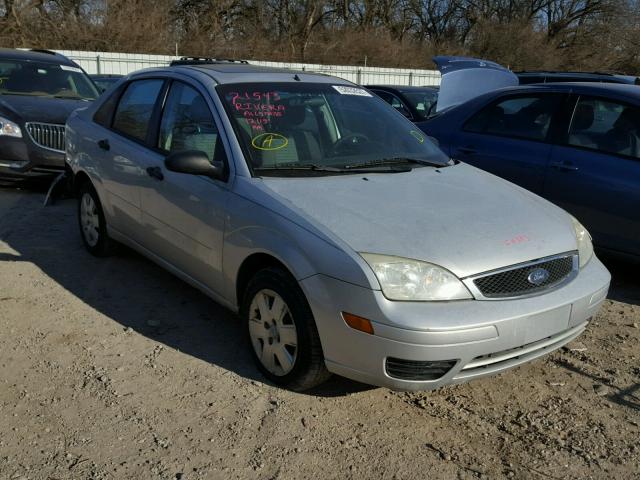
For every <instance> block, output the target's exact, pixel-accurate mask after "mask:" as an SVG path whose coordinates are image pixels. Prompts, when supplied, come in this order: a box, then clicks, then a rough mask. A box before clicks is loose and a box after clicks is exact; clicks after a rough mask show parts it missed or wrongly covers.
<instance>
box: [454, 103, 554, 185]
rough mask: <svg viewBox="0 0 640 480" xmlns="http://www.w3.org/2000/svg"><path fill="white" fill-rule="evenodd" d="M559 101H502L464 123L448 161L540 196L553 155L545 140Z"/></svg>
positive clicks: (492, 104) (455, 138) (457, 134)
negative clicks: (508, 182)
mask: <svg viewBox="0 0 640 480" xmlns="http://www.w3.org/2000/svg"><path fill="white" fill-rule="evenodd" d="M562 98H563V97H562V96H561V95H558V94H555V93H528V94H520V95H510V96H508V97H506V98H505V97H501V98H500V99H499V100H497V101H494V102H492V103H490V104H489V105H487V106H485V107H484V108H483V109H481V110H480V111H479V112H477V113H476V114H475V115H474V116H472V117H471V118H470V119H469V120H467V122H466V123H465V124H464V125H463V127H462V129H461V130H460V131H459V132H457V133H456V136H455V137H454V139H453V142H452V146H451V156H452V157H453V158H456V159H458V160H461V161H463V162H466V163H470V164H471V165H474V166H476V167H478V168H481V169H483V170H486V171H488V172H491V173H493V174H495V175H498V176H499V177H502V178H504V179H506V180H509V181H510V182H513V183H515V184H517V185H520V186H522V187H524V188H526V189H527V190H530V191H532V192H535V193H541V192H542V186H543V183H544V176H545V171H546V167H547V162H548V160H549V155H550V153H551V145H550V144H549V143H548V142H547V138H548V136H549V131H550V127H551V123H552V120H553V118H554V115H555V113H556V111H557V108H558V105H559V103H560V102H561V101H562Z"/></svg>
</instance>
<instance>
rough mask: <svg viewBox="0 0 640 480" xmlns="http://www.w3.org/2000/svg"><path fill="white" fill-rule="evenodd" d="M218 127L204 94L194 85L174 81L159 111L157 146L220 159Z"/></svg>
mask: <svg viewBox="0 0 640 480" xmlns="http://www.w3.org/2000/svg"><path fill="white" fill-rule="evenodd" d="M219 142H220V138H219V135H218V129H217V128H216V125H215V123H214V120H213V115H212V114H211V111H210V110H209V107H208V106H207V102H206V101H205V99H204V97H203V96H202V95H201V94H200V93H199V92H198V91H197V90H195V89H194V88H192V87H190V86H188V85H186V84H184V83H182V82H174V83H173V85H172V86H171V90H170V91H169V95H168V97H167V102H166V104H165V107H164V112H163V114H162V122H161V124H160V135H159V137H158V147H159V148H160V149H162V150H165V151H167V152H170V153H174V152H180V151H185V150H200V151H201V152H205V153H206V154H207V156H208V157H209V160H211V161H214V160H216V161H222V160H223V158H217V157H221V156H223V154H224V150H223V149H222V148H216V147H217V146H218V144H219Z"/></svg>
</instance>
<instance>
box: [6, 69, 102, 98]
mask: <svg viewBox="0 0 640 480" xmlns="http://www.w3.org/2000/svg"><path fill="white" fill-rule="evenodd" d="M0 95H31V96H38V97H53V98H70V99H76V100H95V99H96V98H97V97H98V91H97V90H96V87H95V86H94V85H93V83H92V82H91V80H89V78H88V77H87V75H86V74H85V73H84V72H83V71H82V70H81V69H80V68H78V67H73V66H70V65H58V64H55V63H39V62H30V61H26V60H24V61H23V60H1V61H0Z"/></svg>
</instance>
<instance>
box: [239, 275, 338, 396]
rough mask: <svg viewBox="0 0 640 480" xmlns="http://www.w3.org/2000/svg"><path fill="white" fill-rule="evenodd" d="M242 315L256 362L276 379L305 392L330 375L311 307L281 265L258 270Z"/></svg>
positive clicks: (266, 373)
mask: <svg viewBox="0 0 640 480" xmlns="http://www.w3.org/2000/svg"><path fill="white" fill-rule="evenodd" d="M240 314H241V318H242V319H243V321H244V322H245V325H246V330H247V337H248V340H249V345H250V346H249V348H250V350H251V352H252V355H253V358H254V360H255V362H256V365H257V366H258V369H259V370H260V372H261V373H262V374H263V375H264V376H265V377H267V378H268V379H269V380H271V381H272V382H273V383H275V384H277V385H280V386H282V387H285V388H288V389H290V390H293V391H303V390H308V389H310V388H313V387H315V386H317V385H319V384H321V383H322V382H324V381H325V380H327V379H328V378H329V377H330V376H331V374H330V373H329V371H328V370H327V368H326V366H325V364H324V356H323V354H322V346H321V345H320V337H319V336H318V330H317V328H316V323H315V320H314V318H313V314H312V312H311V308H310V307H309V304H308V303H307V299H306V298H305V296H304V293H303V292H302V290H301V289H300V287H299V286H298V282H296V280H295V279H294V278H293V277H292V276H291V275H290V274H289V273H287V272H286V271H284V270H282V269H279V268H266V269H264V270H260V271H259V272H258V273H256V275H255V276H254V277H253V278H252V279H251V281H250V282H249V284H248V286H247V289H246V291H245V294H244V297H243V301H242V305H241V309H240ZM265 347H266V348H265Z"/></svg>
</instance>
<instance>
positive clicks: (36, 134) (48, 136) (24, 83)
mask: <svg viewBox="0 0 640 480" xmlns="http://www.w3.org/2000/svg"><path fill="white" fill-rule="evenodd" d="M97 96H98V91H97V89H96V87H95V85H94V84H93V82H92V81H91V80H90V79H89V77H88V76H87V74H86V73H85V72H84V71H83V70H82V69H81V68H80V67H79V66H78V65H77V64H76V63H75V62H73V61H71V60H69V59H68V58H66V57H64V56H62V55H60V54H57V53H53V52H49V51H42V50H40V51H33V50H32V51H24V50H10V49H0V179H2V180H4V181H7V180H10V181H15V180H21V179H27V178H30V179H35V178H43V177H44V178H49V177H50V176H51V175H53V174H58V173H60V172H62V171H64V168H65V161H64V150H65V122H66V120H67V117H68V116H69V114H70V113H71V112H72V111H73V110H75V109H76V108H80V107H86V106H87V105H88V104H89V103H90V102H91V101H92V100H94V99H96V98H97Z"/></svg>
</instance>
